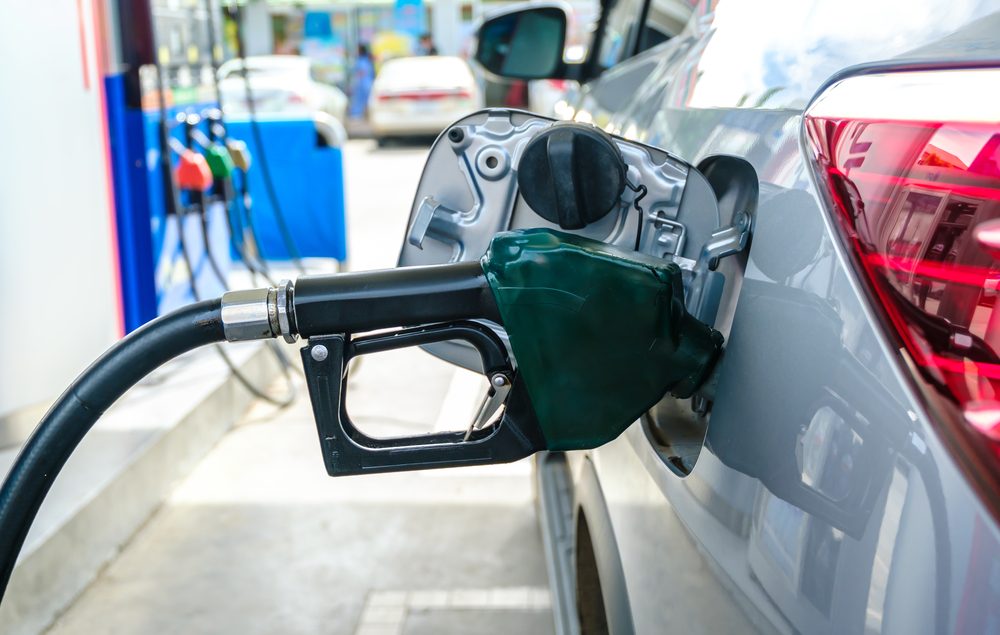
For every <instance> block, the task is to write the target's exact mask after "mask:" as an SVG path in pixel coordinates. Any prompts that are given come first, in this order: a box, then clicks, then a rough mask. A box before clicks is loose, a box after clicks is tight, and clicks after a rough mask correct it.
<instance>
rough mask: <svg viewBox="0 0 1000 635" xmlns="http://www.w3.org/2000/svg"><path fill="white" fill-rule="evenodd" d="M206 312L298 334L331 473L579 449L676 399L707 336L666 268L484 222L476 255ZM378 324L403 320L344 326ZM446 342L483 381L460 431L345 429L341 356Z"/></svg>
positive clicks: (703, 360) (312, 279)
mask: <svg viewBox="0 0 1000 635" xmlns="http://www.w3.org/2000/svg"><path fill="white" fill-rule="evenodd" d="M241 294H250V295H241ZM253 294H256V295H253ZM265 299H270V300H272V302H271V303H270V304H265V303H264V300H265ZM222 311H223V312H222V317H223V323H224V324H225V326H226V334H227V338H229V339H247V338H246V337H244V336H245V335H250V336H251V337H267V336H277V335H283V336H285V337H286V339H289V340H291V339H294V337H295V336H302V337H305V338H307V339H308V340H309V342H308V344H307V346H306V347H305V348H304V349H303V351H302V360H303V364H304V368H305V372H306V377H307V379H308V384H309V392H310V396H311V398H312V402H313V413H314V415H315V418H316V422H317V425H318V427H319V432H320V443H321V445H322V446H323V457H324V460H325V462H326V467H327V470H328V472H329V473H330V474H331V475H340V474H359V473H370V472H374V471H394V470H407V469H422V468H431V467H444V466H454V465H469V464H476V463H496V462H503V461H511V460H516V459H519V458H523V457H525V456H528V455H530V454H532V453H534V452H537V451H539V450H574V449H585V448H593V447H596V446H599V445H602V444H604V443H606V442H608V441H610V440H612V439H614V438H615V437H617V436H618V435H619V434H621V433H622V432H623V431H624V430H625V429H626V428H627V427H628V426H629V425H631V424H632V423H633V422H634V421H635V420H636V419H637V418H638V417H639V416H640V415H641V414H642V413H643V412H644V411H646V410H647V409H649V408H650V407H651V406H652V405H654V404H655V403H656V402H657V401H658V400H660V399H661V398H662V397H663V396H664V395H665V394H666V393H668V392H669V393H671V394H673V395H675V396H677V397H689V396H691V395H692V394H693V393H694V392H695V391H696V390H697V389H698V388H699V386H701V385H702V384H703V383H704V382H705V380H706V379H707V378H708V376H709V373H710V371H711V370H712V366H713V363H714V362H715V360H716V358H717V357H718V355H719V352H720V350H721V348H722V336H721V335H720V334H719V333H718V332H716V331H714V330H713V329H712V328H711V327H709V326H707V325H706V324H703V323H701V322H699V321H698V320H697V319H695V318H694V317H692V316H691V315H690V314H689V313H688V312H687V310H686V309H685V305H684V289H683V283H682V279H681V271H680V269H679V268H678V266H677V265H675V264H673V263H668V262H664V261H662V260H657V259H654V258H649V257H646V256H643V255H641V254H636V253H634V252H626V251H623V250H621V249H619V248H617V247H614V246H611V245H608V244H605V243H602V242H599V241H594V240H589V239H586V238H582V237H579V236H576V235H572V234H566V233H562V232H556V231H551V230H546V229H530V230H520V231H512V232H506V233H501V234H498V235H497V236H496V237H495V238H494V239H493V241H492V243H491V245H490V247H489V250H488V251H487V253H486V254H485V256H483V258H482V260H481V261H480V262H478V263H477V262H463V263H455V264H448V265H434V266H427V267H406V268H401V269H392V270H386V271H375V272H361V273H348V274H336V275H329V276H305V277H302V278H299V279H298V280H297V281H296V282H295V284H294V285H292V284H291V283H287V282H286V283H283V284H282V285H281V286H280V287H279V288H277V289H270V290H266V289H263V290H258V291H253V292H237V293H235V294H227V295H226V296H224V297H223V309H222ZM230 313H232V315H234V316H238V317H239V319H237V320H230V319H229V318H230ZM491 325H496V326H491ZM390 327H406V328H403V329H402V330H398V331H391V332H389V333H387V334H386V333H381V334H376V335H367V336H366V335H360V336H359V335H357V333H359V332H364V331H372V330H374V329H385V328H390ZM503 335H506V338H507V342H508V343H509V348H508V345H507V343H505V342H504V341H503V337H502V336H503ZM446 341H458V342H462V343H464V344H463V346H465V347H466V349H468V350H469V351H470V354H471V353H472V352H473V351H474V352H475V353H477V354H478V357H479V361H480V367H481V369H482V370H483V372H484V373H485V374H486V375H487V377H488V378H489V380H490V389H489V393H488V395H487V397H486V399H485V401H484V405H483V408H482V409H481V412H480V415H479V416H478V417H477V420H476V422H474V423H473V425H472V426H470V427H469V428H468V430H467V431H465V432H464V433H462V432H461V431H456V432H455V433H443V434H438V435H431V436H421V437H408V438H400V439H375V438H372V437H368V436H367V435H365V434H363V433H362V432H361V431H360V430H358V429H357V427H356V426H354V424H353V423H352V422H351V421H350V418H349V417H348V415H347V413H346V410H345V409H344V408H343V401H344V394H345V392H346V389H347V384H346V372H345V369H346V367H347V362H348V361H350V359H352V358H353V357H356V356H358V355H364V354H367V353H371V352H376V351H384V350H389V349H392V348H401V347H406V346H417V345H420V346H427V345H431V344H440V343H442V342H446ZM501 406H502V411H503V415H502V416H497V417H491V415H492V414H494V413H495V412H499V411H500V410H501Z"/></svg>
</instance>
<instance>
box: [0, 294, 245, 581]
mask: <svg viewBox="0 0 1000 635" xmlns="http://www.w3.org/2000/svg"><path fill="white" fill-rule="evenodd" d="M224 339H225V334H224V332H223V327H222V315H221V304H220V301H219V300H218V299H215V300H206V301H204V302H198V303H195V304H190V305H188V306H185V307H183V308H180V309H178V310H176V311H174V312H172V313H168V314H167V315H164V316H162V317H159V318H156V319H155V320H153V321H151V322H149V323H148V324H146V325H144V326H142V327H141V328H139V329H137V330H135V331H133V332H132V333H130V334H129V335H128V336H127V337H125V338H124V339H122V340H121V341H119V342H118V343H116V344H115V345H114V346H112V347H111V348H110V349H109V350H108V352H106V353H104V355H102V356H101V357H100V358H99V359H98V360H97V361H95V362H94V363H93V364H91V365H90V366H89V367H88V368H87V370H85V371H83V373H82V374H81V375H80V376H79V377H77V378H76V380H75V381H74V382H73V383H72V384H71V385H70V387H69V388H68V389H66V392H64V393H63V394H62V395H60V397H59V399H57V400H56V402H55V404H53V406H52V407H51V408H50V409H49V411H48V412H47V413H45V416H44V417H42V420H41V422H40V423H39V424H38V426H37V427H36V428H35V431H34V432H33V433H32V434H31V437H30V438H29V439H28V441H27V442H26V443H25V444H24V447H23V448H22V449H21V453H20V454H19V455H18V456H17V460H16V461H14V465H13V467H11V469H10V472H9V473H8V474H7V478H6V480H5V481H4V483H3V487H2V488H0V599H2V598H3V594H4V592H5V591H6V589H7V583H8V582H9V581H10V575H11V572H12V571H13V570H14V563H15V562H16V561H17V556H18V553H19V552H20V551H21V546H22V545H23V544H24V539H25V537H26V536H27V534H28V529H29V528H30V527H31V523H32V522H33V521H34V519H35V515H36V514H37V513H38V507H39V506H40V505H41V504H42V500H43V499H44V498H45V495H46V494H47V493H48V491H49V488H50V487H51V486H52V482H53V481H54V480H55V478H56V476H57V475H58V474H59V471H60V470H61V469H62V467H63V465H65V464H66V461H67V459H69V456H70V454H71V453H72V452H73V450H74V449H75V448H76V446H77V445H78V444H79V443H80V441H81V440H82V439H83V437H84V435H85V434H86V433H87V431H89V430H90V428H91V427H92V426H93V425H94V423H95V422H96V421H97V420H98V419H99V418H100V417H101V415H102V414H103V413H104V411H105V410H107V409H108V408H109V407H110V406H111V404H113V403H114V402H115V401H116V400H117V399H118V398H119V397H121V396H122V395H123V394H124V393H125V391H127V390H128V389H129V388H131V387H132V386H134V385H135V384H136V383H137V382H138V381H139V380H140V379H142V378H143V377H145V376H146V375H148V374H149V373H150V372H152V371H153V370H155V369H156V368H158V367H159V366H161V365H163V364H164V363H165V362H167V361H169V360H171V359H173V358H174V357H177V356H178V355H181V354H182V353H186V352H188V351H190V350H193V349H195V348H198V347H200V346H204V345H206V344H211V343H213V342H220V341H223V340H224Z"/></svg>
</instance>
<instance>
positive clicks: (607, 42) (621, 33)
mask: <svg viewBox="0 0 1000 635" xmlns="http://www.w3.org/2000/svg"><path fill="white" fill-rule="evenodd" d="M643 1H644V0H614V1H613V2H612V3H611V4H610V6H609V8H608V9H607V11H608V17H607V21H606V22H605V24H604V33H603V34H602V37H601V44H600V46H599V47H598V49H597V63H598V65H600V67H601V69H603V70H606V69H609V68H611V67H612V66H614V65H615V64H618V63H619V62H621V61H623V60H625V59H627V58H628V57H630V56H631V55H632V53H633V52H634V51H635V44H636V40H637V39H638V37H639V30H640V29H639V18H640V17H641V15H642V6H643Z"/></svg>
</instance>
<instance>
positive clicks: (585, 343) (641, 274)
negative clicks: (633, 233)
mask: <svg viewBox="0 0 1000 635" xmlns="http://www.w3.org/2000/svg"><path fill="white" fill-rule="evenodd" d="M482 265H483V270H484V271H485V272H486V278H487V280H488V281H489V284H490V287H491V288H492V290H493V293H494V296H495V297H496V301H497V306H498V307H499V311H500V315H501V317H502V321H503V325H504V328H505V329H506V331H507V334H508V335H509V337H510V345H511V349H512V350H513V353H514V357H515V358H516V359H517V366H518V372H519V374H520V376H521V377H522V378H523V380H524V382H525V383H526V385H527V389H528V394H529V395H530V396H531V400H532V404H533V405H534V407H535V411H536V413H537V417H538V422H539V425H540V426H541V429H542V434H543V435H544V436H545V439H546V442H547V444H546V445H547V448H548V449H550V450H576V449H582V448H592V447H596V446H599V445H602V444H604V443H606V442H608V441H610V440H611V439H614V438H615V437H617V436H618V435H619V434H620V433H621V432H622V431H624V430H625V428H627V427H628V426H629V425H631V424H632V422H634V421H635V420H636V419H637V418H638V417H639V416H640V415H641V414H642V413H643V412H645V411H646V410H648V409H649V408H650V407H652V406H653V404H655V403H656V402H657V401H659V400H660V399H661V398H662V397H663V396H664V394H666V393H667V392H669V393H671V394H673V395H674V396H676V397H690V396H691V395H692V394H693V393H694V391H695V390H696V389H697V388H698V387H699V386H700V385H701V384H702V382H704V381H705V379H706V378H707V377H708V374H709V372H710V370H711V367H712V364H713V362H714V361H715V359H716V357H717V356H718V354H719V351H720V350H721V347H722V335H721V334H720V333H719V332H718V331H714V330H712V328H710V327H709V326H707V325H705V324H703V323H701V322H699V321H698V320H696V319H695V318H694V317H692V316H691V315H690V314H689V313H688V312H687V310H686V309H685V307H684V287H683V283H682V281H681V271H680V268H679V267H678V266H677V265H675V264H673V263H666V262H664V261H662V260H657V259H654V258H650V257H647V256H643V255H641V254H637V253H633V252H624V251H622V250H620V249H617V248H615V247H612V246H610V245H607V244H605V243H602V242H598V241H595V240H589V239H587V238H582V237H579V236H575V235H572V234H564V233H559V232H553V231H548V230H538V229H534V230H526V231H522V232H511V233H506V234H500V235H498V236H497V237H496V238H495V239H494V240H493V242H492V244H491V245H490V249H489V251H488V252H487V254H486V256H485V257H484V258H483V261H482Z"/></svg>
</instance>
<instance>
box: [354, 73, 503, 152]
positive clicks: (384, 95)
mask: <svg viewBox="0 0 1000 635" xmlns="http://www.w3.org/2000/svg"><path fill="white" fill-rule="evenodd" d="M482 107H483V97H482V93H481V92H480V90H479V86H478V84H477V83H476V80H475V77H473V75H472V70H471V69H470V68H469V65H468V64H467V63H466V62H465V60H463V59H461V58H459V57H448V56H438V55H432V56H425V57H401V58H396V59H392V60H389V61H387V62H385V63H384V64H383V65H382V68H381V70H380V71H379V73H378V76H377V77H376V78H375V84H374V86H372V92H371V97H370V98H369V101H368V119H369V123H370V124H371V128H372V132H373V133H374V135H375V139H376V140H378V141H379V143H382V142H383V141H384V140H385V139H387V138H389V137H403V136H420V135H432V134H437V133H439V132H441V131H442V130H444V129H445V128H446V127H447V126H448V125H450V124H451V123H452V122H454V121H455V120H456V119H459V118H461V117H462V116H463V115H467V114H469V113H470V112H472V111H475V110H478V109H480V108H482Z"/></svg>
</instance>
